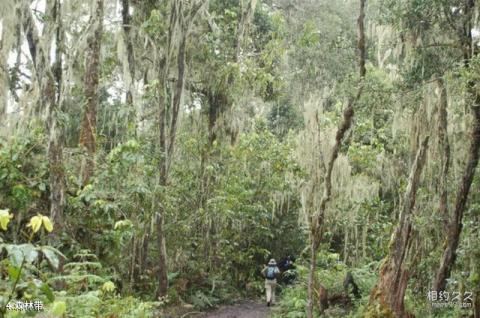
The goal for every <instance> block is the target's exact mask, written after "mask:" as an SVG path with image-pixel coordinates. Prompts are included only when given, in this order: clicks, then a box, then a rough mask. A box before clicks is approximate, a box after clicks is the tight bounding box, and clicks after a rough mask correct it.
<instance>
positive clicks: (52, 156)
mask: <svg viewBox="0 0 480 318" xmlns="http://www.w3.org/2000/svg"><path fill="white" fill-rule="evenodd" d="M52 20H53V21H55V61H54V63H53V65H52V72H51V74H53V77H54V78H55V81H54V79H53V78H52V77H51V76H52V75H50V74H49V76H48V81H49V84H48V89H47V91H48V94H47V95H49V97H48V99H49V103H48V104H49V107H48V112H47V131H48V132H49V140H48V163H49V171H50V217H51V218H52V220H54V222H55V224H56V225H57V226H56V227H55V228H56V232H59V230H60V229H61V228H62V224H63V210H64V208H65V204H66V199H65V188H66V181H65V169H64V166H63V132H62V131H63V129H62V127H61V125H59V123H58V114H59V112H61V110H62V104H63V100H62V53H63V24H62V16H61V4H60V1H59V0H55V1H54V4H53V8H52ZM52 86H54V87H52Z"/></svg>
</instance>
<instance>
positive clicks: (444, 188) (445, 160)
mask: <svg viewBox="0 0 480 318" xmlns="http://www.w3.org/2000/svg"><path fill="white" fill-rule="evenodd" d="M437 86H438V89H439V91H440V100H439V102H438V126H437V127H438V128H437V132H438V133H437V134H438V150H439V151H440V152H441V157H440V166H441V169H442V170H441V175H440V203H439V207H438V212H439V214H440V216H441V217H442V218H443V221H444V228H445V229H447V228H448V226H447V224H448V171H449V169H450V143H449V141H448V131H447V128H448V113H447V108H448V100H447V88H446V87H445V82H444V80H443V78H439V79H438V80H437Z"/></svg>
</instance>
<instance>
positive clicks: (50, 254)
mask: <svg viewBox="0 0 480 318" xmlns="http://www.w3.org/2000/svg"><path fill="white" fill-rule="evenodd" d="M41 250H42V253H43V255H45V257H46V258H47V260H48V262H49V263H50V265H52V267H53V268H55V269H58V265H59V263H60V262H59V259H58V256H57V254H56V253H55V252H54V251H52V250H51V249H49V248H48V246H45V247H42V248H41Z"/></svg>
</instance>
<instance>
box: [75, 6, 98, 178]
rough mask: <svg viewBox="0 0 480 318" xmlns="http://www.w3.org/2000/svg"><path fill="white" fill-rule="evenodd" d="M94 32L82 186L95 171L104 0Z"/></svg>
mask: <svg viewBox="0 0 480 318" xmlns="http://www.w3.org/2000/svg"><path fill="white" fill-rule="evenodd" d="M92 14H93V16H92V26H91V27H92V32H91V34H90V35H89V37H88V40H87V53H86V57H85V61H86V67H85V78H84V92H85V99H86V105H85V110H84V114H83V120H82V125H81V128H80V129H81V130H80V146H82V147H83V148H84V149H85V151H86V156H87V158H86V160H84V161H83V163H82V169H81V173H82V175H81V178H82V185H83V186H85V185H86V184H88V183H89V181H90V178H91V177H92V175H93V171H94V169H95V158H94V157H95V151H96V141H95V131H96V124H97V105H98V82H99V77H100V47H101V42H102V34H103V0H97V1H96V5H95V10H94V12H93V13H92Z"/></svg>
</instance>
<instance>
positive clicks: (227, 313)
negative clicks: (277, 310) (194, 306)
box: [195, 300, 270, 318]
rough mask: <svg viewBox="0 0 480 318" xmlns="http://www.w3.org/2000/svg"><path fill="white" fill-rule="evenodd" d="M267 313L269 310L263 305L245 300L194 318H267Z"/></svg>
mask: <svg viewBox="0 0 480 318" xmlns="http://www.w3.org/2000/svg"><path fill="white" fill-rule="evenodd" d="M269 312H270V310H269V308H268V307H267V305H266V304H265V303H260V302H254V301H251V300H246V301H242V302H239V303H236V304H235V305H232V306H225V307H221V308H220V309H218V310H216V311H212V312H209V313H205V314H202V315H200V316H195V318H267V317H268V313H269Z"/></svg>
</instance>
